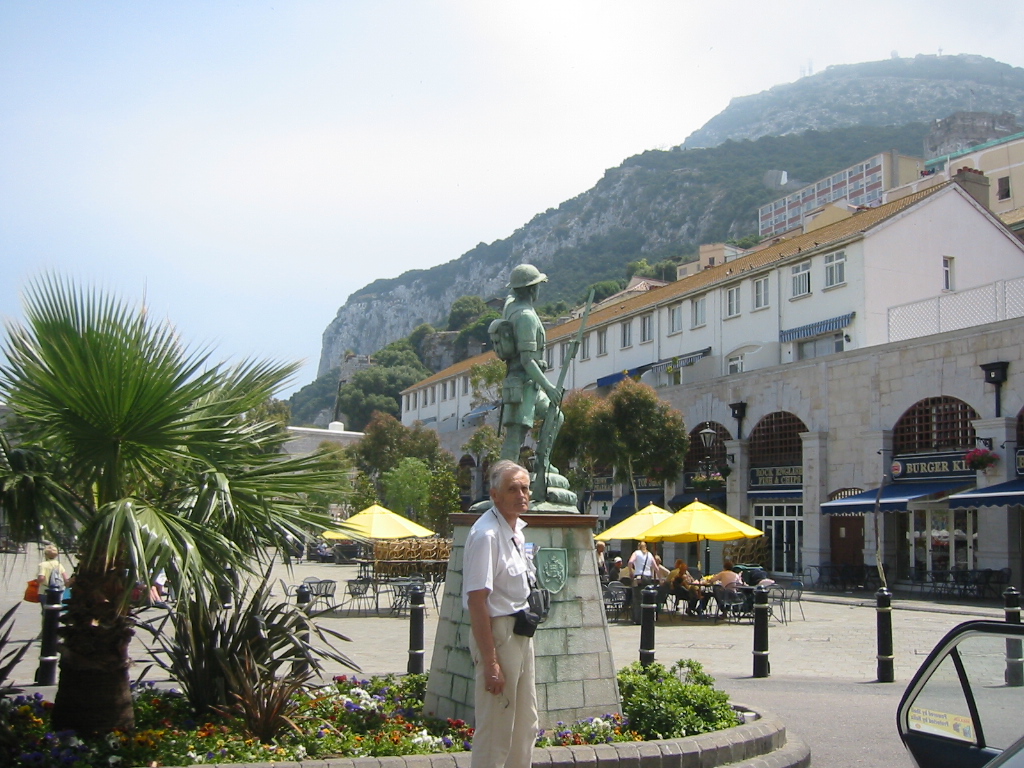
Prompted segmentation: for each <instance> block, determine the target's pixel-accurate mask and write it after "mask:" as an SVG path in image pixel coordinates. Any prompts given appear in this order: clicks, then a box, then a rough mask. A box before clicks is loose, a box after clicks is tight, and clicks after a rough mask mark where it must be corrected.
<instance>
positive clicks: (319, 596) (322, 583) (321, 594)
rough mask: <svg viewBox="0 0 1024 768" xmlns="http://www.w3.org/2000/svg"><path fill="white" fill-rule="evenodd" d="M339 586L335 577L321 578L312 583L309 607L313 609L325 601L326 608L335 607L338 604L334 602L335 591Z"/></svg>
mask: <svg viewBox="0 0 1024 768" xmlns="http://www.w3.org/2000/svg"><path fill="white" fill-rule="evenodd" d="M337 588H338V582H336V581H335V580H334V579H321V580H318V581H315V582H312V583H311V584H310V591H311V593H312V594H311V596H310V601H309V608H310V610H312V609H313V608H314V607H315V606H316V604H317V603H319V602H323V603H325V604H326V608H325V610H326V609H327V608H334V607H336V604H335V602H334V593H335V591H336V590H337Z"/></svg>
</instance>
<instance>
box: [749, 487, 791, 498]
mask: <svg viewBox="0 0 1024 768" xmlns="http://www.w3.org/2000/svg"><path fill="white" fill-rule="evenodd" d="M803 497H804V489H803V488H755V489H754V490H750V491H747V498H748V499H750V500H751V501H761V500H765V499H802V498H803Z"/></svg>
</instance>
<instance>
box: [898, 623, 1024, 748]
mask: <svg viewBox="0 0 1024 768" xmlns="http://www.w3.org/2000/svg"><path fill="white" fill-rule="evenodd" d="M1020 643H1021V641H1020V640H1013V639H1008V638H1004V637H1000V636H998V635H981V634H979V635H970V636H966V637H963V638H961V639H960V641H959V642H958V643H957V645H956V648H955V649H953V650H951V651H950V653H949V655H947V656H946V657H945V658H944V659H942V661H941V662H940V663H939V665H938V666H937V667H936V669H935V671H934V672H933V674H932V676H931V677H930V678H929V679H928V680H927V682H926V683H925V684H924V686H923V687H922V688H921V691H920V693H919V694H918V696H917V698H916V699H915V700H914V702H913V704H912V706H911V707H910V709H909V711H908V712H907V725H908V727H909V729H910V730H911V731H917V732H920V733H928V734H932V735H935V736H943V737H945V738H948V739H954V740H956V741H960V742H966V743H969V744H978V743H979V742H980V741H981V739H984V744H985V746H987V747H990V748H994V749H999V750H1003V749H1006V748H1007V747H1009V746H1010V745H1011V744H1013V743H1014V742H1016V741H1017V740H1018V739H1019V738H1021V735H1022V733H1024V723H1022V720H1021V716H1020V713H1021V711H1022V709H1024V687H1022V686H1012V685H1007V684H1006V674H1007V668H1008V663H1012V661H1011V660H1012V659H1019V658H1020V657H1021V653H1020ZM961 671H962V675H961ZM964 683H966V688H965V685H964ZM972 700H973V701H972ZM972 703H973V705H974V707H975V712H976V714H977V718H976V719H975V717H973V716H972V710H971V705H972Z"/></svg>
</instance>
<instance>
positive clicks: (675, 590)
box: [665, 560, 700, 614]
mask: <svg viewBox="0 0 1024 768" xmlns="http://www.w3.org/2000/svg"><path fill="white" fill-rule="evenodd" d="M665 587H666V590H667V594H669V595H675V596H676V601H677V603H676V604H677V605H678V603H679V601H682V600H685V601H686V612H687V613H691V614H692V613H696V612H697V603H698V602H699V601H700V589H699V588H698V587H697V579H695V578H693V576H691V575H690V570H689V568H687V566H686V563H685V562H683V561H682V560H676V565H675V568H673V569H672V570H671V571H669V574H668V578H667V579H666V581H665Z"/></svg>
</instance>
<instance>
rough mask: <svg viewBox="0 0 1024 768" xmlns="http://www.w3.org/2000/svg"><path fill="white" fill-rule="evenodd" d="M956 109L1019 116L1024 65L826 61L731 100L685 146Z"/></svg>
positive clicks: (923, 117) (959, 59)
mask: <svg viewBox="0 0 1024 768" xmlns="http://www.w3.org/2000/svg"><path fill="white" fill-rule="evenodd" d="M959 111H969V112H975V111H977V112H994V113H997V114H998V113H1002V112H1011V113H1013V114H1014V115H1015V116H1016V117H1017V119H1018V121H1019V120H1021V118H1022V117H1024V69H1020V68H1019V67H1011V66H1009V65H1008V64H1002V63H1000V62H998V61H995V60H994V59H989V58H985V57H984V56H968V55H960V56H925V55H921V56H916V57H914V58H912V59H900V58H893V59H889V60H886V61H872V62H868V63H865V64H846V65H839V66H834V67H829V68H828V69H826V70H825V71H824V72H821V73H819V74H816V75H811V76H809V77H804V78H801V79H800V80H797V81H796V82H794V83H786V84H785V85H777V86H775V87H774V88H771V89H769V90H767V91H763V92H761V93H758V94H754V95H753V96H741V97H739V98H735V99H733V100H732V101H731V102H730V103H729V106H728V107H726V108H725V109H724V110H722V112H720V113H719V114H718V115H716V116H715V117H713V118H711V120H709V121H708V122H707V123H706V124H705V125H704V126H703V127H702V128H700V129H699V130H697V131H694V132H693V133H692V134H690V136H689V137H687V139H686V141H685V142H684V144H683V146H684V147H686V148H687V149H695V148H698V147H714V146H718V145H719V144H721V143H722V142H724V141H727V140H729V139H732V140H733V141H739V140H742V139H758V138H760V137H761V136H786V135H789V134H792V133H802V132H803V131H806V130H808V129H809V128H813V129H815V130H819V131H831V130H834V129H836V128H847V127H850V126H853V125H878V126H882V125H904V124H906V123H915V122H923V123H927V122H929V121H931V120H934V119H936V118H942V117H946V116H948V115H951V114H953V113H954V112H959Z"/></svg>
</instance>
